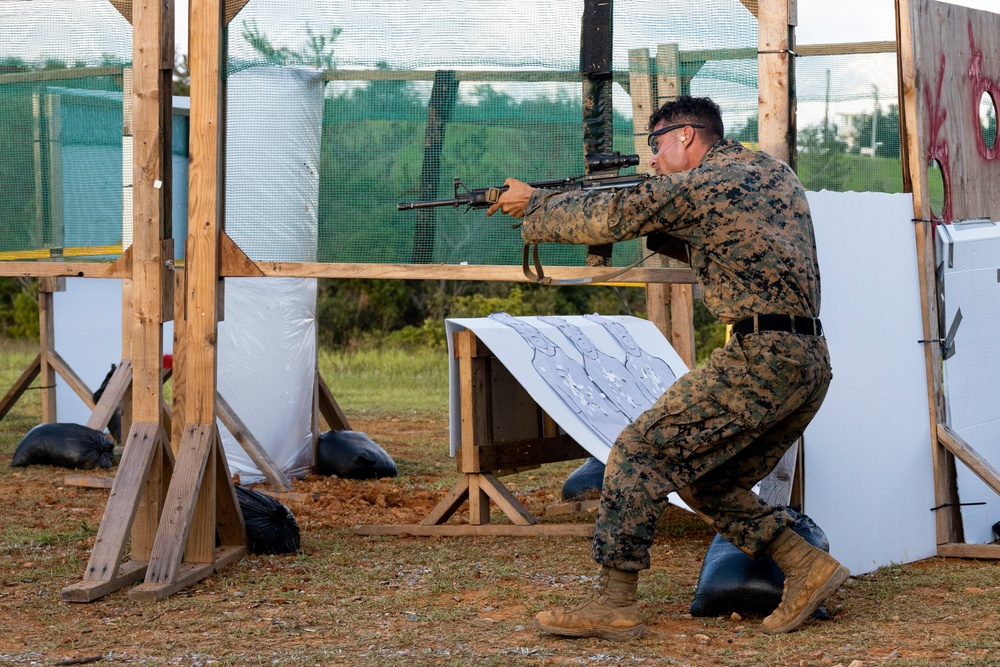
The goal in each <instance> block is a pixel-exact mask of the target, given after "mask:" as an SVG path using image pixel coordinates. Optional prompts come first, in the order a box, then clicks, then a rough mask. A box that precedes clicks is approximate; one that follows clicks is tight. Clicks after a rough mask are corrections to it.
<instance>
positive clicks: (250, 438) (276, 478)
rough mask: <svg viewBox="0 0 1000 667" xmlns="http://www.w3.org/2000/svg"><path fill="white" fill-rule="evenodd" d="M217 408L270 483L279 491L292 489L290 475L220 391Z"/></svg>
mask: <svg viewBox="0 0 1000 667" xmlns="http://www.w3.org/2000/svg"><path fill="white" fill-rule="evenodd" d="M215 409H216V412H217V413H218V415H219V420H220V421H221V422H222V424H223V425H224V426H225V427H226V428H227V429H229V432H230V433H232V434H233V437H234V438H236V442H238V443H240V447H242V448H243V451H245V452H246V453H247V456H249V457H250V460H252V461H253V462H254V463H255V464H256V465H257V467H258V468H260V471H261V472H262V473H264V477H266V478H267V481H268V483H269V484H270V485H271V486H272V487H273V488H275V489H277V490H278V491H290V490H291V489H292V483H291V482H290V481H288V477H287V476H286V475H285V473H284V472H282V471H281V468H279V467H278V466H277V465H276V464H275V463H274V459H272V458H271V456H270V455H269V454H268V453H267V450H265V449H264V447H263V446H262V445H261V444H260V442H259V441H258V440H257V438H255V437H254V435H253V433H252V432H251V431H250V429H249V428H247V425H246V424H245V423H243V420H242V419H240V417H239V415H237V414H236V411H235V410H233V407H232V406H231V405H229V402H228V401H226V399H224V398H223V397H222V394H220V393H219V392H216V393H215Z"/></svg>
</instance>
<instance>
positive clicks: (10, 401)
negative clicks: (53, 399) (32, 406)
mask: <svg viewBox="0 0 1000 667" xmlns="http://www.w3.org/2000/svg"><path fill="white" fill-rule="evenodd" d="M41 369H42V355H41V353H39V354H36V355H35V358H34V359H32V360H31V363H29V364H28V367H27V368H25V369H24V371H23V372H22V373H21V375H20V377H18V378H17V380H15V381H14V384H13V385H12V386H11V388H10V389H8V390H7V393H6V394H4V397H3V398H2V399H0V419H3V418H4V417H6V416H7V413H8V412H10V409H11V408H12V407H14V404H15V403H17V400H18V399H19V398H21V396H22V394H24V392H25V391H26V390H27V389H28V386H29V385H30V384H31V383H32V382H34V380H35V378H36V377H38V374H39V373H40V372H41Z"/></svg>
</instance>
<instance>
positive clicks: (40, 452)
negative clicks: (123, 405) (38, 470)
mask: <svg viewBox="0 0 1000 667" xmlns="http://www.w3.org/2000/svg"><path fill="white" fill-rule="evenodd" d="M114 454H115V443H114V441H113V440H112V439H111V438H109V437H108V436H107V435H106V434H105V433H102V432H101V431H97V430H94V429H92V428H87V427H86V426H81V425H79V424H39V425H38V426H36V427H35V428H33V429H31V430H30V431H28V433H27V435H25V436H24V438H23V439H22V440H21V442H20V444H18V446H17V449H16V450H14V458H13V459H11V462H10V467H11V468H16V467H20V466H30V465H53V466H61V467H63V468H85V469H91V468H104V469H105V470H107V469H108V468H110V467H111V463H112V460H113V458H114Z"/></svg>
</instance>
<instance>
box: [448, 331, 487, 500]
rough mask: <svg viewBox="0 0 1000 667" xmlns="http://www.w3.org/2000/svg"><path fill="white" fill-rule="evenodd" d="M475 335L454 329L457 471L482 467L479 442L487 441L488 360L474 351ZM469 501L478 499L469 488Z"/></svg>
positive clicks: (470, 471) (470, 470)
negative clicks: (458, 398)
mask: <svg viewBox="0 0 1000 667" xmlns="http://www.w3.org/2000/svg"><path fill="white" fill-rule="evenodd" d="M477 340H478V339H477V338H476V335H475V334H474V333H472V332H471V331H469V330H463V331H459V332H456V333H455V343H456V347H457V349H458V377H459V382H460V383H461V387H460V388H459V393H460V394H461V396H462V397H463V398H462V401H461V419H462V422H461V433H462V439H461V444H460V446H459V452H458V456H457V457H456V459H457V463H458V470H459V472H466V473H478V472H481V470H482V468H481V467H480V463H479V446H480V445H482V444H485V443H487V442H489V439H490V428H489V423H488V406H489V401H488V400H486V398H487V386H488V377H487V364H488V359H486V358H483V357H480V356H478V355H477V354H476V343H477ZM469 494H470V504H471V503H475V502H477V501H478V497H473V496H474V495H475V494H474V493H473V491H472V490H471V489H470V491H469Z"/></svg>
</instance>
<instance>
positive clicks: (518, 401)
mask: <svg viewBox="0 0 1000 667" xmlns="http://www.w3.org/2000/svg"><path fill="white" fill-rule="evenodd" d="M455 350H456V356H457V358H458V369H459V382H460V384H461V388H460V391H459V394H460V397H461V398H460V401H461V405H460V409H461V415H462V438H461V446H460V447H459V451H458V455H457V456H456V461H457V463H458V472H459V473H460V477H459V481H458V483H457V484H456V485H455V486H454V487H453V488H452V489H451V491H449V492H448V493H447V494H446V495H445V497H444V499H443V500H442V501H441V502H440V503H438V505H437V506H436V507H435V508H434V509H433V510H432V511H431V513H430V514H428V515H427V517H426V518H425V519H424V520H423V521H421V522H420V523H419V524H407V525H380V526H357V527H356V528H355V532H356V533H358V534H359V535H582V536H590V535H591V534H593V530H594V527H593V525H591V524H539V523H538V520H537V519H536V518H535V517H534V516H533V515H532V514H531V512H529V511H528V509H527V508H525V506H524V505H523V504H522V503H521V502H520V501H519V500H518V499H517V498H516V497H515V496H514V495H513V494H512V493H511V492H510V491H509V490H508V489H507V487H506V486H505V485H504V484H503V482H502V481H500V479H499V478H500V477H502V476H504V475H505V474H510V473H514V472H520V471H522V470H526V469H530V468H537V467H538V466H540V465H542V464H545V463H554V462H556V461H569V460H572V459H580V458H586V457H587V456H589V454H588V453H587V451H586V450H584V449H583V448H582V447H580V445H578V444H577V443H576V442H575V441H574V440H573V439H572V438H570V437H569V436H567V435H565V434H563V435H560V433H559V428H558V426H556V424H555V422H553V421H552V419H551V418H550V417H549V416H548V415H547V414H545V413H544V412H543V411H542V409H541V408H540V407H539V406H538V404H536V403H535V402H534V400H532V398H531V397H530V396H529V395H528V393H527V392H526V391H525V390H524V388H523V387H522V386H521V385H520V384H519V383H518V382H517V380H515V379H514V376H513V375H511V373H510V371H509V370H507V369H506V368H505V367H504V365H503V364H502V363H500V361H499V360H498V359H497V358H496V356H495V355H494V354H493V353H492V352H491V351H490V350H489V348H487V347H486V345H484V344H483V343H482V341H480V340H479V339H478V338H477V337H476V335H475V334H474V333H473V332H471V331H468V330H464V331H459V332H456V333H455ZM491 501H492V502H493V503H495V504H496V506H497V507H498V508H499V509H500V510H501V511H502V512H503V514H504V515H505V516H506V517H507V519H508V520H509V521H510V523H509V524H494V523H491V520H490V503H491ZM463 504H468V509H469V513H468V518H467V523H465V524H445V522H446V521H448V519H449V518H451V517H452V516H453V515H454V514H455V513H456V512H457V511H458V509H459V508H460V507H462V505H463Z"/></svg>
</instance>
